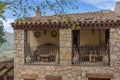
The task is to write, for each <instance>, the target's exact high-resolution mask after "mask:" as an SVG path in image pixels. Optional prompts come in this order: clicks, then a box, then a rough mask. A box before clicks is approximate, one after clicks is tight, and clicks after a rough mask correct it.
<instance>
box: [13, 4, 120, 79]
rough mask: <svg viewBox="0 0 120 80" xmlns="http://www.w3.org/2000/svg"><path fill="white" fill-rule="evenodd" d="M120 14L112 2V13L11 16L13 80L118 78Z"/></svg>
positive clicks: (118, 6)
mask: <svg viewBox="0 0 120 80" xmlns="http://www.w3.org/2000/svg"><path fill="white" fill-rule="evenodd" d="M119 13H120V2H117V3H116V7H115V11H111V10H101V11H99V12H89V13H78V14H68V15H62V17H63V18H61V17H59V16H41V15H40V14H37V16H36V17H30V18H26V19H24V21H21V20H16V22H14V23H12V26H13V28H14V34H15V36H14V46H15V56H14V80H120V52H119V51H120V14H119ZM68 18H69V19H70V20H68Z"/></svg>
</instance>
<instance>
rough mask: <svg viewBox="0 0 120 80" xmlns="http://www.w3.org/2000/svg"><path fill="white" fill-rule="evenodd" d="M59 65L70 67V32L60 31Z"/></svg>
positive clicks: (67, 30) (66, 30) (68, 30)
mask: <svg viewBox="0 0 120 80" xmlns="http://www.w3.org/2000/svg"><path fill="white" fill-rule="evenodd" d="M59 44H60V65H71V57H72V30H70V29H60V43H59Z"/></svg>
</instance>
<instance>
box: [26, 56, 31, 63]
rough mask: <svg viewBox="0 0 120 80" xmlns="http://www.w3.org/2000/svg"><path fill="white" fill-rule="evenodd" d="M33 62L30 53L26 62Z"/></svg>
mask: <svg viewBox="0 0 120 80" xmlns="http://www.w3.org/2000/svg"><path fill="white" fill-rule="evenodd" d="M30 62H31V57H30V56H29V55H28V56H27V57H26V63H30Z"/></svg>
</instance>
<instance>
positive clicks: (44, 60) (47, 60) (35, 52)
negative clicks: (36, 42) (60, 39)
mask: <svg viewBox="0 0 120 80" xmlns="http://www.w3.org/2000/svg"><path fill="white" fill-rule="evenodd" d="M27 48H30V49H28V51H27V50H26V51H27V52H26V57H25V62H26V63H32V64H59V62H60V59H59V56H60V55H59V47H58V46H55V45H44V46H43V45H42V46H30V47H27ZM27 48H26V49H27Z"/></svg>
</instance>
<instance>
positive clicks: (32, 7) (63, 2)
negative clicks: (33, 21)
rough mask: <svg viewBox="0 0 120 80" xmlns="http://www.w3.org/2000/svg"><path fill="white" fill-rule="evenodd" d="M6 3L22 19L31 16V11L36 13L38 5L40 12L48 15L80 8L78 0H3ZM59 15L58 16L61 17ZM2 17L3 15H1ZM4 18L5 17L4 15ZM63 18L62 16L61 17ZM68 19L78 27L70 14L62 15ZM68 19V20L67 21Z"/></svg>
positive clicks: (73, 25) (65, 12)
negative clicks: (77, 3) (69, 16)
mask: <svg viewBox="0 0 120 80" xmlns="http://www.w3.org/2000/svg"><path fill="white" fill-rule="evenodd" d="M3 1H4V4H5V5H6V9H10V10H11V11H13V14H12V15H13V16H16V17H17V18H19V19H20V20H24V19H23V18H26V17H29V16H30V13H35V12H36V9H37V7H39V8H40V11H41V12H40V13H42V15H46V13H49V12H51V13H53V14H54V15H59V16H61V15H64V14H67V12H68V11H70V10H71V9H72V10H75V9H78V8H79V7H78V6H77V5H76V2H77V1H78V0H3ZM59 16H58V17H59ZM0 17H1V16H0ZM3 18H4V17H3ZM60 18H61V17H60ZM62 18H65V19H66V22H69V20H71V21H70V22H71V23H70V26H72V28H74V27H76V24H74V22H73V21H72V19H70V18H69V20H68V16H66V17H62ZM67 20H68V21H67Z"/></svg>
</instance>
